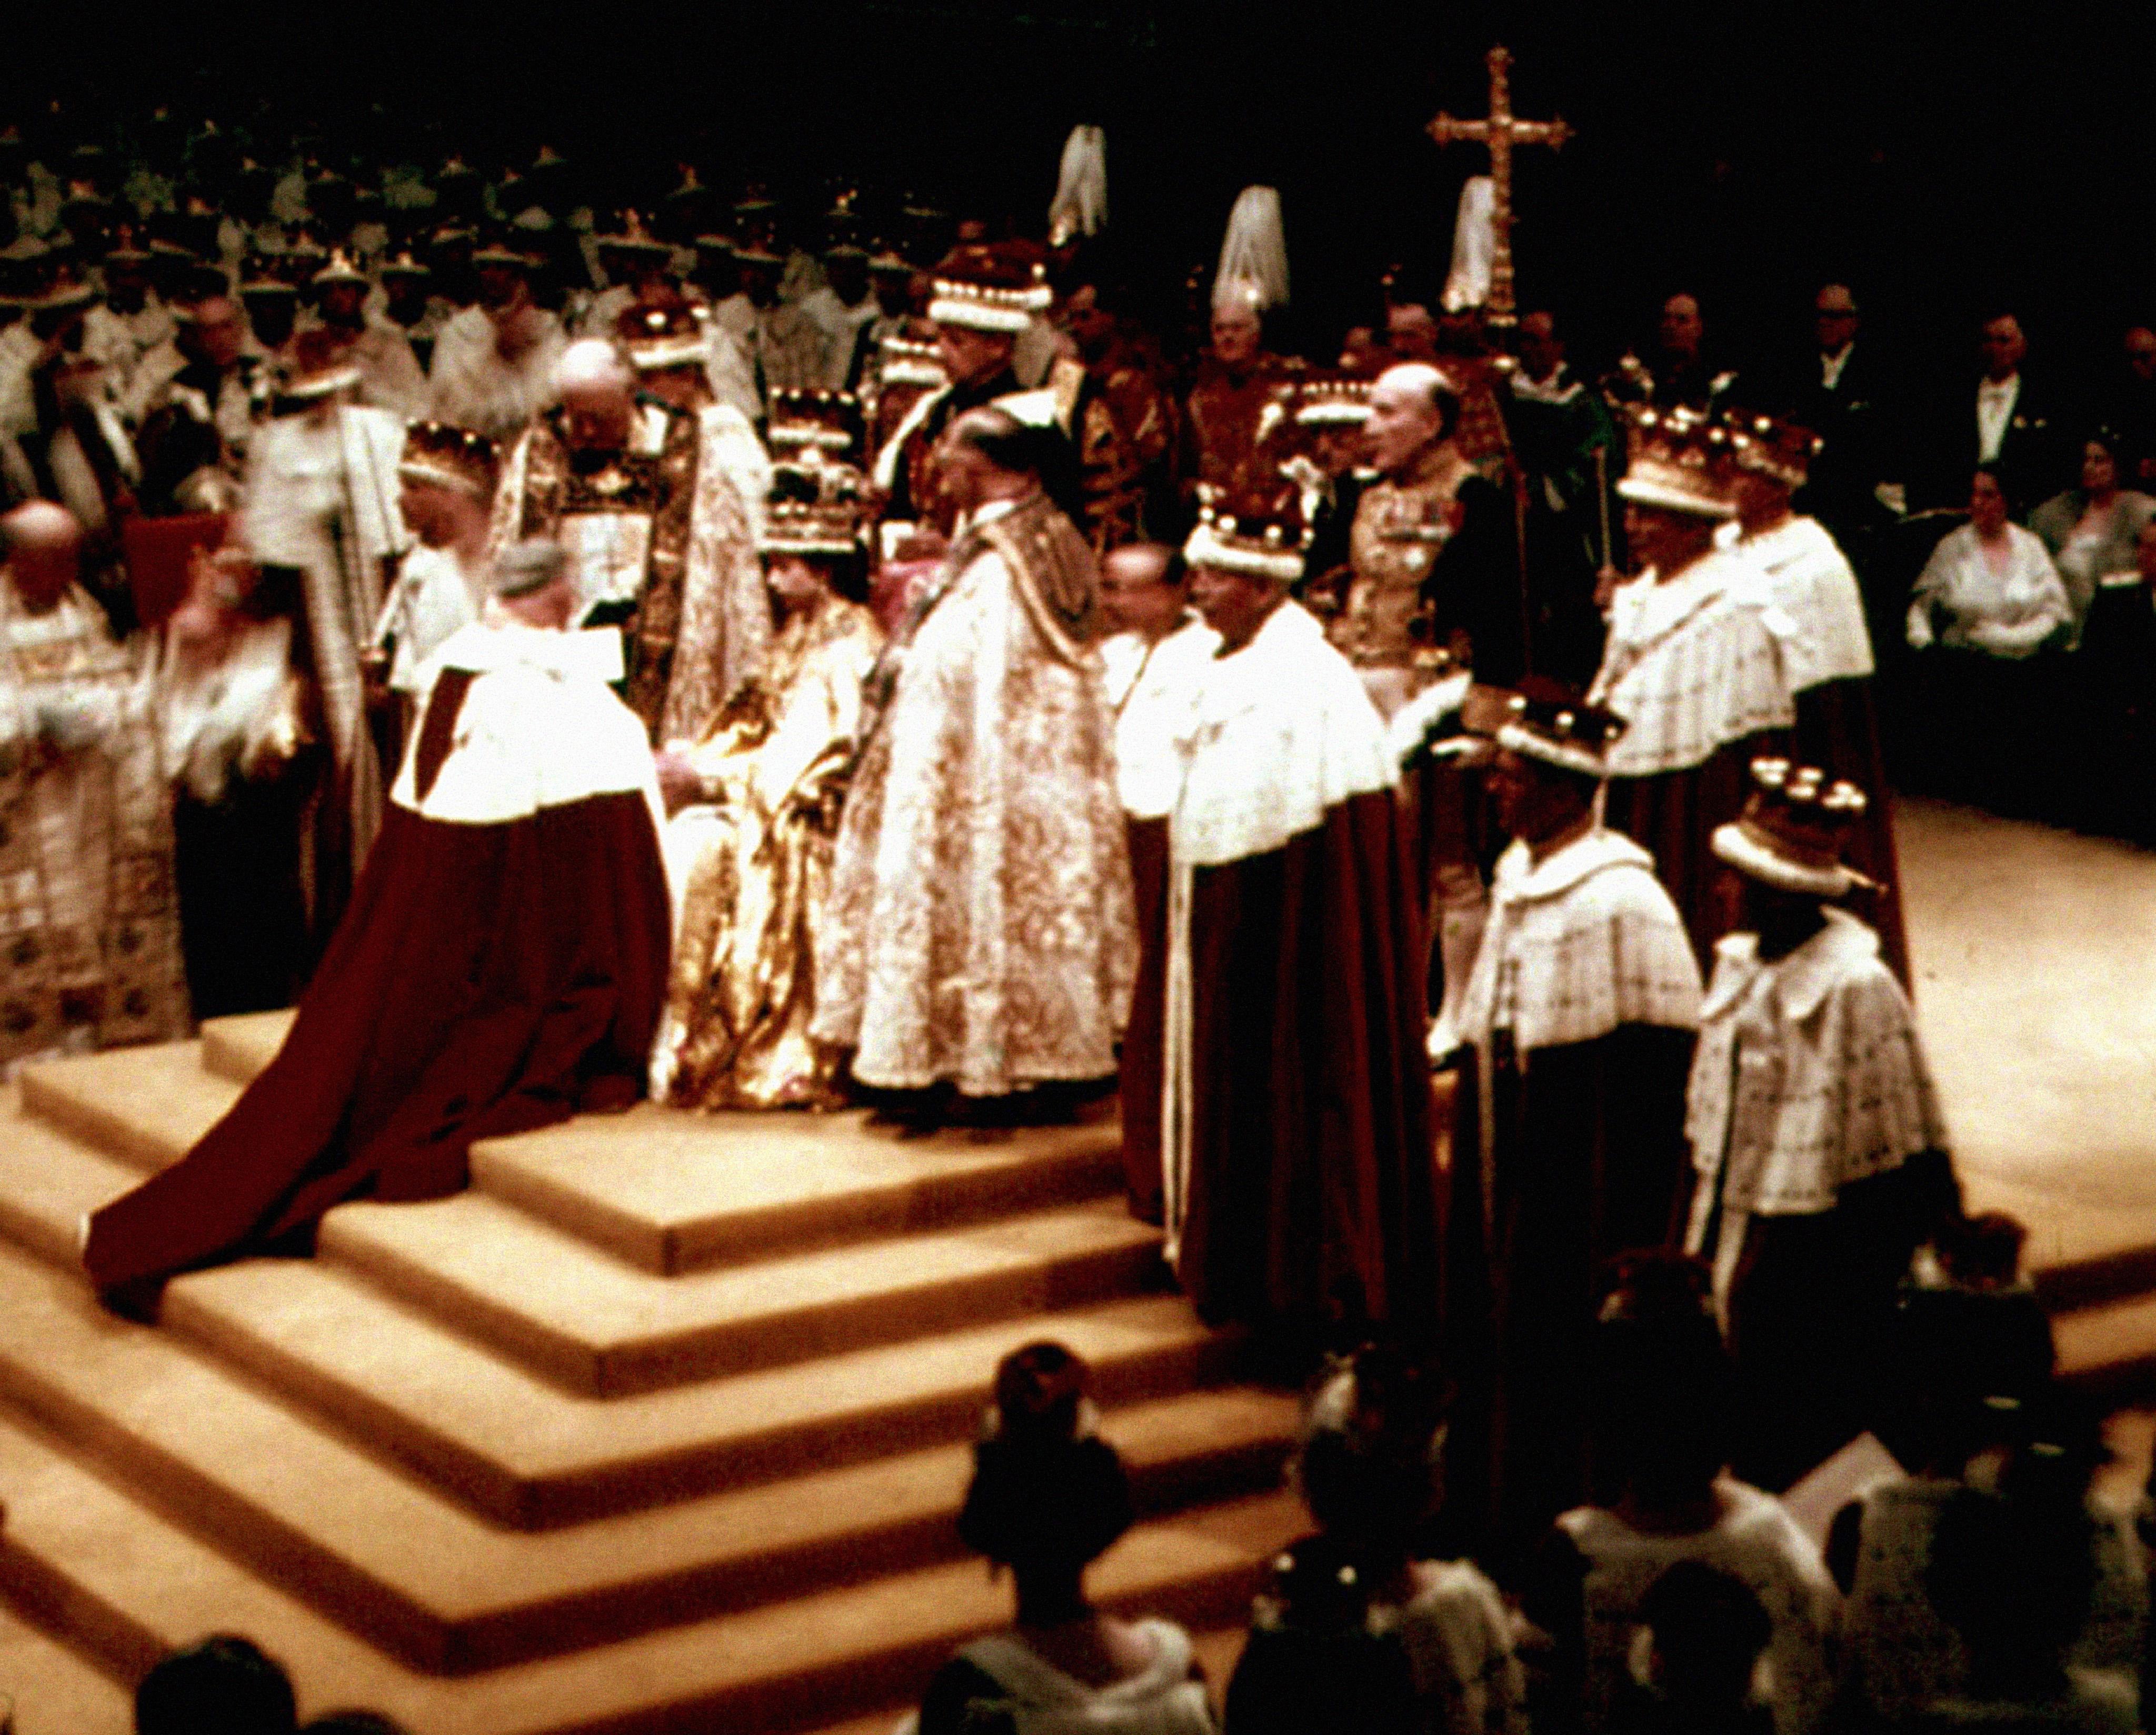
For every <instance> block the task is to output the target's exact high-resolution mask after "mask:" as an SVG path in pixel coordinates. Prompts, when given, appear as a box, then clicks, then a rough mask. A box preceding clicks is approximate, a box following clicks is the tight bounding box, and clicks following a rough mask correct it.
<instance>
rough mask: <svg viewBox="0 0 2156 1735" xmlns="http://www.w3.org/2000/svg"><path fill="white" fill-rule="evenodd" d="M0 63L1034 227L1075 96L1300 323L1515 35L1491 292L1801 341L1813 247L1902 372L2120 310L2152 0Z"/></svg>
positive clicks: (1217, 12) (1688, 8) (1163, 277)
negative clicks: (902, 190) (1255, 233)
mask: <svg viewBox="0 0 2156 1735" xmlns="http://www.w3.org/2000/svg"><path fill="white" fill-rule="evenodd" d="M10 36H11V39H10V41H9V43H8V49H9V51H10V52H9V54H8V58H7V59H6V61H5V63H4V64H0V97H4V100H6V101H7V102H8V103H9V104H10V105H12V107H13V111H14V112H17V113H22V112H26V111H27V110H28V108H30V107H34V106H36V105H41V104H43V103H44V102H46V101H48V100H51V99H53V98H54V97H57V98H59V100H61V101H62V102H63V103H64V104H65V105H68V110H69V115H70V119H71V121H72V123H73V124H74V125H76V126H80V127H82V128H84V129H85V130H90V129H95V128H96V127H97V126H106V127H112V126H119V125H121V124H123V123H125V122H126V121H128V120H129V118H130V117H131V116H132V115H136V114H137V113H140V112H143V111H146V110H147V109H148V108H150V107H151V106H154V105H157V104H161V103H162V104H164V105H168V106H169V107H170V108H172V110H173V111H174V112H175V114H177V115H186V116H189V117H192V116H193V115H198V114H201V113H214V114H216V115H219V116H221V117H223V118H226V119H228V120H229V119H233V118H235V117H237V118H240V119H242V120H246V119H248V118H249V117H250V116H252V117H257V118H260V119H264V120H265V121H267V122H268V124H269V126H270V128H271V129H272V130H275V129H276V128H277V127H279V126H287V127H291V128H296V129H299V130H302V131H307V130H311V131H314V132H315V133H316V134H317V135H318V136H319V137H320V139H321V141H322V144H323V146H325V147H326V151H330V152H339V153H341V152H344V151H354V152H360V153H363V154H367V155H375V154H378V153H380V152H382V151H413V152H416V153H418V155H419V156H420V157H421V159H422V160H426V159H427V158H428V157H431V156H433V155H434V154H435V153H437V152H439V151H440V150H442V149H443V148H445V147H446V146H456V147H458V148H460V149H462V150H463V151H465V152H466V153H467V154H468V155H470V156H472V157H475V159H477V160H480V161H481V162H514V161H520V160H524V159H526V158H528V156H529V153H530V151H531V149H532V148H533V147H534V146H536V144H537V143H539V142H540V141H542V139H543V140H547V141H552V142H555V143H557V145H558V146H560V147H561V148H562V150H564V151H567V152H569V153H571V154H572V157H575V158H576V159H577V160H578V161H579V162H581V163H582V164H583V166H584V167H587V168H588V170H589V172H591V174H592V175H593V178H594V179H595V180H598V181H600V182H603V183H604V184H605V185H607V186H608V187H610V188H611V187H617V186H619V187H622V188H624V190H625V191H626V192H627V193H628V195H629V196H631V197H638V196H641V197H649V189H650V188H652V187H657V186H660V185H661V184H665V183H668V182H670V181H671V179H672V168H673V165H674V164H675V162H677V161H679V160H682V159H689V160H693V161H695V162H697V164H698V165H699V167H701V169H702V171H703V172H704V173H705V176H706V179H711V180H715V181H717V182H720V183H721V184H722V185H731V184H732V183H733V182H736V181H737V179H738V177H740V176H741V175H742V174H744V173H748V172H755V173H759V174H762V175H765V176H767V177H773V179H774V180H775V181H777V182H779V183H780V184H782V185H783V186H790V187H792V188H793V190H794V192H795V194H796V198H797V203H799V204H800V205H802V206H803V207H804V208H810V209H815V208H820V204H821V201H822V200H823V198H824V197H825V196H826V178H827V177H834V176H856V177H861V178H863V179H865V180H867V181H870V182H885V183H886V184H889V185H891V186H894V187H896V186H904V187H910V188H913V189H916V190H918V191H920V192H924V193H927V194H928V195H929V196H931V197H932V198H935V199H936V200H937V202H939V203H943V204H945V205H947V206H948V207H949V208H952V209H953V210H956V211H958V212H962V213H976V214H983V215H988V216H991V217H994V218H1003V219H1005V220H1008V221H1009V222H1011V223H1014V225H1015V226H1016V227H1017V228H1019V229H1020V230H1021V231H1023V232H1025V233H1031V234H1038V233H1039V230H1040V229H1041V228H1042V227H1043V226H1044V223H1045V209H1046V206H1047V203H1048V199H1049V197H1050V192H1051V191H1052V189H1053V187H1054V184H1055V166H1056V160H1057V157H1058V153H1059V151H1060V148H1061V144H1062V140H1063V137H1064V135H1065V132H1066V131H1068V129H1069V128H1070V126H1071V125H1072V123H1074V122H1075V121H1096V122H1098V123H1100V124H1101V125H1102V126H1105V127H1106V129H1107V133H1108V150H1109V192H1110V207H1111V233H1112V234H1113V235H1114V237H1115V239H1116V246H1117V248H1118V249H1119V250H1120V252H1121V254H1122V256H1123V258H1124V259H1125V260H1126V261H1127V264H1128V266H1129V269H1130V270H1131V273H1132V275H1133V276H1134V277H1135V278H1137V279H1138V280H1140V282H1141V285H1142V287H1144V288H1145V289H1146V290H1148V291H1150V292H1151V293H1152V295H1154V296H1155V297H1156V298H1157V300H1158V303H1159V305H1161V306H1162V308H1163V310H1164V309H1165V307H1166V306H1167V305H1169V304H1171V303H1172V302H1173V300H1174V297H1175V295H1176V290H1177V286H1178V284H1179V283H1180V281H1181V280H1182V278H1183V275H1184V274H1185V272H1186V271H1187V270H1188V268H1189V267H1191V266H1192V265H1193V264H1199V263H1200V262H1209V259H1211V257H1212V256H1213V255H1214V254H1215V253H1216V252H1217V249H1218V247H1219V235H1220V230H1221V227H1222V224H1223V223H1224V220H1225V218H1226V214H1227V211H1228V207H1229V204H1230V203H1232V201H1233V199H1234V197H1235V192H1236V191H1237V190H1238V189H1239V188H1240V187H1242V186H1244V185H1245V184H1246V183H1248V182H1271V183H1272V184H1275V185H1276V186H1278V187H1280V189H1281V195H1282V198H1283V202H1284V204H1285V208H1286V222H1287V227H1288V244H1289V255H1290V260H1291V269H1292V271H1293V274H1294V285H1295V297H1294V305H1293V306H1292V308H1291V311H1290V316H1289V318H1288V320H1287V321H1286V328H1287V329H1286V333H1285V335H1286V336H1287V337H1288V338H1289V339H1290V341H1292V342H1295V343H1296V344H1297V345H1299V346H1305V347H1307V348H1309V349H1310V350H1311V351H1312V352H1313V353H1320V354H1322V353H1325V352H1328V351H1329V350H1330V348H1331V347H1332V346H1333V345H1334V344H1335V343H1337V336H1338V332H1339V331H1340V330H1341V328H1342V326H1344V325H1346V324H1347V323H1348V322H1349V321H1351V319H1354V318H1358V317H1367V316H1368V314H1367V312H1366V311H1365V310H1366V309H1367V308H1368V306H1369V305H1370V304H1371V302H1372V300H1373V285H1374V282H1375V280H1376V277H1377V275H1378V272H1379V271H1380V270H1381V269H1383V266H1384V265H1385V264H1388V263H1389V262H1390V261H1392V260H1394V259H1406V260H1407V261H1409V263H1410V264H1424V265H1427V266H1430V267H1431V268H1433V269H1437V270H1440V271H1441V269H1442V262H1443V259H1444V256H1445V251H1446V249H1448V248H1449V245H1450V234H1451V228H1452V217H1453V208H1454V203H1455V199H1456V198H1457V194H1458V189H1459V186H1460V182H1461V181H1462V180H1463V179H1464V178H1465V177H1466V176H1467V175H1468V174H1470V173H1473V172H1477V171H1479V170H1480V169H1481V167H1482V166H1483V162H1484V160H1485V159H1484V153H1483V152H1482V151H1481V150H1480V149H1479V147H1474V146H1460V145H1455V146H1451V147H1450V148H1449V149H1447V150H1445V151H1440V150H1438V149H1437V147H1436V146H1434V145H1433V144H1432V143H1431V142H1430V141H1429V140H1428V139H1427V138H1426V137H1425V136H1424V134H1423V131H1422V128H1423V126H1424V123H1425V122H1426V121H1428V120H1429V118H1430V116H1431V115H1433V114H1434V113H1435V112H1436V110H1438V109H1439V108H1440V107H1444V108H1448V109H1450V110H1451V111H1452V112H1454V113H1455V114H1457V115H1480V114H1481V113H1482V112H1483V111H1484V105H1485V99H1486V87H1485V74H1484V69H1483V64H1482V57H1483V54H1484V53H1485V51H1486V49H1487V48H1488V47H1489V45H1490V44H1491V42H1492V41H1497V40H1501V41H1503V42H1505V43H1506V44H1507V45H1508V46H1510V47H1511V48H1512V50H1513V51H1514V54H1515V55H1516V57H1517V60H1516V64H1515V67H1514V69H1513V95H1514V101H1515V105H1516V107H1517V110H1518V111H1519V112H1520V113H1522V115H1526V116H1528V117H1530V118H1537V119H1538V118H1544V117H1547V116H1548V115H1551V114H1553V113H1562V114H1563V116H1564V117H1565V118H1566V119H1567V120H1568V121H1571V122H1572V123H1573V126H1575V127H1576V128H1578V133H1579V136H1578V138H1576V139H1575V140H1574V141H1573V143H1572V144H1570V145H1568V146H1566V148H1565V150H1564V151H1563V154H1562V155H1561V156H1558V157H1553V156H1552V155H1551V154H1550V153H1549V152H1548V151H1542V150H1534V151H1526V152H1524V153H1522V157H1520V158H1519V159H1518V161H1519V162H1520V173H1519V179H1518V188H1517V204H1518V208H1519V212H1520V221H1521V226H1520V229H1519V233H1518V251H1519V259H1520V282H1521V287H1522V298H1523V300H1526V301H1527V302H1529V303H1534V302H1545V303H1548V304H1552V305H1554V306H1555V307H1556V308H1557V309H1558V311H1559V312H1560V314H1561V315H1562V316H1563V317H1564V318H1565V320H1566V321H1567V322H1568V326H1569V328H1570V329H1571V331H1572V333H1573V340H1574V347H1575V350H1576V351H1578V352H1580V353H1581V355H1582V358H1583V359H1584V360H1585V361H1587V362H1589V364H1590V365H1593V364H1595V363H1597V362H1606V361H1607V359H1609V357H1613V356H1614V353H1615V352H1616V351H1617V350H1618V349H1619V348H1620V347H1621V346H1623V345H1624V344H1625V343H1626V342H1628V341H1630V342H1640V341H1645V339H1646V337H1647V336H1648V335H1649V332H1650V327H1651V320H1652V311H1653V309H1654V307H1655V305H1656V303H1657V302H1658V301H1659V300H1660V299H1661V296H1663V295H1666V294H1667V293H1669V292H1670V291H1671V290H1674V289H1677V288H1689V289H1692V290H1696V291H1697V293H1698V294H1699V295H1701V297H1702V300H1703V301H1704V303H1705V305H1706V310H1707V321H1708V326H1709V331H1710V344H1711V346H1712V347H1715V348H1717V349H1718V350H1721V351H1722V352H1724V353H1725V354H1727V355H1730V356H1732V357H1737V358H1738V359H1742V358H1743V357H1746V356H1748V355H1751V354H1754V353H1764V352H1772V351H1774V350H1777V349H1780V348H1784V347H1787V346H1794V345H1795V344H1798V343H1801V342H1802V341H1804V335H1805V330H1806V320H1807V312H1808V307H1809V296H1810V294H1811V292H1812V290H1814V289H1815V287H1816V285H1817V284H1818V283H1819V282H1820V280H1823V279H1825V278H1827V277H1837V278H1842V279H1845V280H1848V281H1850V282H1851V283H1852V284H1853V285H1856V289H1857V292H1858V295H1859V296H1860V299H1861V300H1862V301H1863V303H1864V305H1865V306H1866V311H1867V315H1868V316H1869V317H1870V318H1871V321H1872V324H1873V326H1874V327H1875V329H1881V328H1883V329H1884V330H1885V331H1886V332H1888V333H1889V334H1890V335H1891V336H1892V338H1893V339H1894V340H1895V341H1896V343H1897V346H1899V347H1900V348H1901V349H1902V352H1904V353H1905V354H1906V355H1907V356H1908V357H1910V358H1911V360H1912V362H1913V363H1914V364H1916V365H1917V367H1918V369H1919V371H1920V372H1929V373H1934V374H1942V373H1951V372H1956V371H1958V370H1960V369H1962V368H1963V367H1966V366H1967V365H1968V362H1969V355H1970V348H1971V341H1972V326H1973V323H1974V321H1975V320H1976V319H1977V318H1978V317H1979V315H1980V314H1981V313H1982V312H1983V311H1985V310H1987V309H1988V308H1990V307H1992V306H1994V305H1996V306H2007V307H2013V308H2015V309H2016V310H2018V311H2020V312H2021V314H2022V315H2023V317H2024V321H2025V324H2026V326H2028V328H2029V330H2030V336H2031V339H2032V341H2033V344H2034V346H2035V354H2034V357H2033V358H2032V362H2031V364H2030V366H2031V369H2032V371H2033V370H2035V369H2039V368H2043V369H2046V371H2049V372H2052V373H2054V374H2055V375H2056V374H2059V373H2066V374H2069V375H2084V376H2086V375H2089V374H2091V373H2092V372H2094V371H2096V370H2097V369H2098V368H2100V367H2104V366H2107V365H2108V363H2109V362H2110V358H2111V357H2112V354H2113V353H2114V352H2115V347H2116V344H2117V336H2118V333H2119V331H2120V330H2121V328H2122V327H2123V325H2124V324H2125V323H2127V322H2128V321H2129V320H2148V319H2151V318H2156V234H2152V228H2156V7H2152V6H2148V5H2142V6H2138V7H2135V8H2097V7H2092V6H2087V5H2080V4H2074V3H2068V4H2064V5H2044V6H2038V5H2020V6H2014V7H2005V6H1978V7H1971V6H1966V5H1964V6H1948V5H1946V4H1941V3H1931V0H1926V3H1921V4H1909V5H1898V6H1878V5H1874V6H1857V5H1852V4H1845V3H1840V0H1819V3H1815V4H1811V5H1806V6H1795V5H1783V4H1769V5H1744V4H1732V5H1722V6H1713V7H1710V6H1706V5H1698V4H1693V5H1676V4H1670V3H1655V4H1645V5H1635V6H1623V5H1604V6H1589V5H1584V4H1577V3H1569V0H1568V3H1560V4H1553V5H1537V6H1526V5H1507V4H1502V3H1494V0H1468V3H1457V4H1420V5H1412V6H1405V5H1380V4H1377V3H1373V0H1311V3H1308V4H1305V5H1302V6H1300V7H1296V8H1281V7H1277V6H1263V5H1258V6H1254V5H1251V4H1249V3H1242V4H1229V3H1225V0H1193V3H1187V4H1179V5H1170V4H1162V3H1143V0H1122V3H1111V4H1106V5H1098V6H1082V5H1079V4H1076V3H1074V0H1014V3H1004V4H997V3H991V0H857V3H853V4H839V3H837V0H788V3H786V4H783V5H778V6H757V7H741V6H728V5H708V6H702V7H695V8H689V7H680V6H665V5H645V6H639V7H617V8H606V7H594V6H591V5H584V6H580V7H572V8H543V9H542V8H510V7H497V6H483V7H470V6H467V7H450V6H434V7H419V6H415V5H412V4H409V3H408V0H388V3H386V4H374V5H368V6H359V5H345V6H342V7H306V6H302V5H298V4H288V5H281V6H278V7H275V8H269V7H244V8H232V7H223V8H220V7H218V6H215V5H208V6H204V5H196V6H193V7H191V8H180V7H177V6H176V5H169V4H168V5H167V6H166V7H164V8H161V9H157V10H150V9H147V8H139V7H136V8H126V9H125V10H121V9H118V8H98V7H95V6H90V7H77V8H72V9H69V10H64V11H63V10H61V9H59V8H52V7H49V6H48V7H44V8H39V9H37V10H33V9H32V8H30V7H28V6H18V18H16V20H14V21H13V22H12V23H11V26H10Z"/></svg>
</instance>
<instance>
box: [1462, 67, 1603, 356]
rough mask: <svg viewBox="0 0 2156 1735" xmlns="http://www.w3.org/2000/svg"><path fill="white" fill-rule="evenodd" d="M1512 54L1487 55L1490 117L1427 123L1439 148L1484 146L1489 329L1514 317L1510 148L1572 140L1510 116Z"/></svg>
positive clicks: (1563, 132)
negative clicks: (1490, 237) (1490, 234)
mask: <svg viewBox="0 0 2156 1735" xmlns="http://www.w3.org/2000/svg"><path fill="white" fill-rule="evenodd" d="M1511 65H1512V50H1511V49H1507V48H1505V47H1503V46H1502V45H1500V46H1498V47H1496V48H1493V49H1491V50H1490V114H1489V117H1488V118H1487V119H1486V120H1482V121H1455V120H1454V119H1453V118H1452V116H1451V115H1444V114H1440V115H1439V116H1438V117H1437V118H1436V119H1435V121H1431V122H1430V129H1429V131H1430V136H1431V137H1432V138H1434V139H1435V140H1436V141H1438V143H1439V144H1440V145H1449V144H1450V143H1452V142H1453V141H1454V140H1455V139H1466V140H1468V141H1471V142H1472V143H1476V144H1481V145H1487V146H1489V147H1490V182H1491V198H1490V216H1491V228H1492V229H1493V230H1494V232H1495V235H1494V239H1495V244H1494V245H1493V246H1492V248H1491V259H1490V305H1489V307H1488V308H1487V309H1486V315H1487V317H1488V319H1489V321H1490V323H1491V325H1493V326H1510V325H1512V324H1515V323H1516V322H1517V320H1518V317H1519V313H1518V309H1517V306H1516V305H1514V302H1513V300H1512V147H1513V146H1515V145H1548V146H1549V147H1550V149H1552V150H1553V151H1554V150H1556V149H1558V146H1561V145H1563V143H1564V141H1566V140H1567V139H1568V138H1570V137H1571V136H1572V129H1571V128H1570V127H1569V126H1566V125H1565V124H1564V122H1563V121H1561V120H1557V119H1552V120H1548V121H1522V120H1521V119H1520V118H1519V117H1518V116H1517V115H1515V114H1513V112H1512V77H1511V74H1509V72H1508V71H1507V68H1509V67H1510V66H1511Z"/></svg>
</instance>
